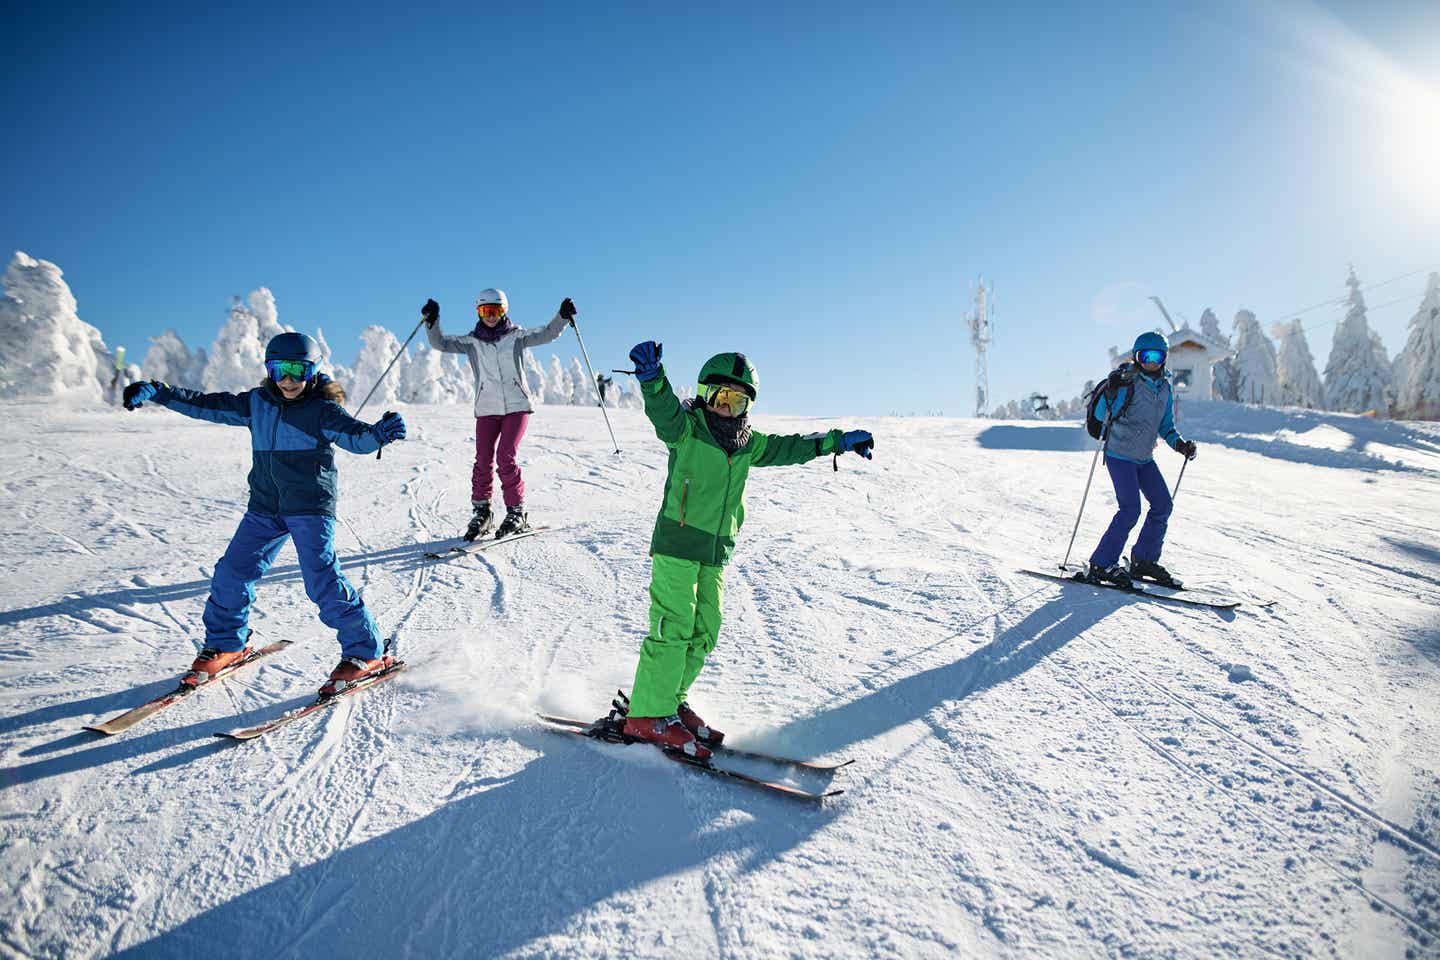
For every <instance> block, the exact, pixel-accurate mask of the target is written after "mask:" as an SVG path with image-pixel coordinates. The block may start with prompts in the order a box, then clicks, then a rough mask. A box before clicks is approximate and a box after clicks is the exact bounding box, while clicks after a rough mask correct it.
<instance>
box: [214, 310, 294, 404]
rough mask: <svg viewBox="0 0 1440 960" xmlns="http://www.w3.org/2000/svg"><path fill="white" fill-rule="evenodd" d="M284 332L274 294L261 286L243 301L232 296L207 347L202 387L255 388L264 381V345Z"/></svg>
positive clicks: (227, 390) (234, 389)
mask: <svg viewBox="0 0 1440 960" xmlns="http://www.w3.org/2000/svg"><path fill="white" fill-rule="evenodd" d="M287 329H288V328H286V327H282V326H281V325H280V321H279V319H278V317H277V314H276V310H275V295H274V294H273V293H271V292H270V291H269V290H268V289H266V288H265V287H259V288H257V289H255V290H252V291H251V292H250V295H249V297H247V298H246V299H245V301H244V302H242V301H241V300H240V298H239V297H236V298H235V302H234V303H233V304H231V306H230V316H229V317H228V318H227V319H226V321H225V324H224V326H222V327H221V328H220V332H219V333H218V334H216V336H215V342H214V343H213V344H211V346H210V355H209V357H207V358H206V360H205V372H204V375H203V376H202V378H201V379H202V381H203V383H202V385H201V386H202V388H203V389H204V390H206V391H207V392H210V393H215V392H218V391H226V392H229V393H239V392H240V391H242V390H249V389H250V388H251V387H253V386H255V384H257V383H259V382H260V381H261V380H263V379H264V378H265V345H266V344H267V343H269V342H270V338H271V337H274V336H276V335H277V334H281V333H284V332H286V330H287Z"/></svg>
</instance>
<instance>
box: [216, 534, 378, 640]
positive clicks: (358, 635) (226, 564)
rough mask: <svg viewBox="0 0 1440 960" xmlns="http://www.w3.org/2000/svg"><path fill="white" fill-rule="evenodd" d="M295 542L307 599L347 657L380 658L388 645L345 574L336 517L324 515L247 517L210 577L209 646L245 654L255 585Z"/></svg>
mask: <svg viewBox="0 0 1440 960" xmlns="http://www.w3.org/2000/svg"><path fill="white" fill-rule="evenodd" d="M292 537H293V538H294V540H295V553H296V555H297V556H298V557H299V558H300V577H301V579H302V580H303V581H304V582H305V595H306V596H308V597H309V598H310V599H311V600H312V601H313V602H314V603H315V604H316V605H317V606H318V607H319V608H320V621H321V622H322V623H324V624H325V626H327V627H331V628H332V629H334V630H335V631H336V633H337V634H338V635H339V639H340V651H341V656H345V657H361V658H363V659H366V660H374V659H376V658H377V657H379V656H380V654H381V652H382V648H383V646H384V642H383V640H382V638H381V636H380V628H379V627H377V626H376V625H375V620H374V619H373V618H372V617H371V616H370V611H369V610H366V609H365V601H364V600H362V599H360V594H358V593H356V592H355V588H354V587H352V586H350V581H348V580H346V579H345V575H344V574H343V573H341V572H340V559H339V558H338V557H336V556H335V518H334V517H327V516H323V515H319V514H313V515H312V514H305V515H293V516H283V517H282V516H273V515H271V514H265V513H254V512H249V513H246V514H245V516H244V517H242V518H241V520H240V526H239V528H238V529H236V531H235V536H234V537H233V538H231V540H230V546H229V547H227V548H226V549H225V555H224V556H223V557H221V558H220V560H219V561H218V562H217V563H216V564H215V575H214V576H213V577H211V578H210V599H209V600H207V601H205V617H204V620H205V646H207V647H214V648H215V649H217V650H239V649H241V648H243V647H244V646H245V641H246V640H247V639H248V638H249V636H250V628H249V622H250V605H251V604H252V603H254V602H255V584H256V583H257V582H258V581H259V580H260V578H261V577H262V576H264V575H265V571H266V570H269V569H270V565H271V564H272V563H274V562H275V557H276V555H277V554H279V553H280V548H281V547H283V546H285V541H286V540H289V539H291V538H292Z"/></svg>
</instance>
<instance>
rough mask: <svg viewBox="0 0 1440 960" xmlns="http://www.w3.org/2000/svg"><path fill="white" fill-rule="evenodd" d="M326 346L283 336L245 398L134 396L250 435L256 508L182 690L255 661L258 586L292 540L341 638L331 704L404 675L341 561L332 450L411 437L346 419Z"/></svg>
mask: <svg viewBox="0 0 1440 960" xmlns="http://www.w3.org/2000/svg"><path fill="white" fill-rule="evenodd" d="M320 360H321V353H320V346H319V344H317V343H316V342H315V340H313V339H312V338H310V337H308V336H306V335H305V334H303V333H282V334H279V335H278V336H276V337H274V338H272V339H271V340H270V343H269V344H268V345H267V346H266V348H265V379H264V380H263V381H262V382H261V384H260V386H258V387H254V388H252V389H250V390H246V391H245V392H243V393H201V392H199V391H197V390H186V389H184V388H181V387H172V386H170V385H169V384H167V383H161V382H159V381H156V380H142V381H138V382H136V383H132V384H130V385H129V386H127V387H126V388H125V393H124V404H125V409H126V410H135V409H137V408H139V407H140V406H141V405H143V404H145V403H146V402H153V403H157V404H159V405H160V406H162V407H168V408H169V409H171V410H173V411H175V412H176V413H182V414H184V415H185V416H187V417H194V418H195V419H197V420H208V421H210V422H211V423H221V424H228V425H230V426H236V427H248V428H249V430H250V446H251V450H252V459H253V462H252V465H251V468H250V476H249V481H250V500H249V503H248V505H247V507H246V511H245V515H244V516H243V517H242V518H241V519H240V526H239V527H238V528H237V529H236V531H235V535H234V537H232V538H231V540H230V545H229V546H228V547H227V548H226V549H225V554H224V556H222V557H221V558H220V559H219V560H218V561H217V562H216V564H215V572H214V575H213V576H212V577H211V579H210V597H209V599H208V600H206V602H205V614H204V617H203V620H204V624H205V642H204V646H203V648H202V649H201V650H200V653H199V655H198V656H196V658H195V662H194V663H193V664H191V666H190V673H188V674H187V675H186V676H185V678H184V679H183V680H182V683H183V684H186V685H189V686H199V685H201V684H203V683H206V682H207V681H208V680H210V679H211V678H213V677H214V676H215V675H216V674H218V673H221V672H223V671H227V670H228V669H229V668H231V667H233V666H235V665H236V664H238V663H240V662H242V661H245V660H246V658H248V657H250V656H251V655H252V652H253V651H252V648H251V647H250V646H248V641H249V639H250V636H251V630H250V627H249V620H250V605H251V604H252V603H253V602H254V600H255V585H256V583H257V582H258V581H259V580H260V578H261V577H262V576H264V574H265V571H266V570H268V569H269V568H270V565H271V564H273V563H274V562H275V558H276V556H277V555H278V554H279V553H280V549H281V548H282V547H283V546H285V541H287V540H291V539H293V540H294V541H295V553H296V555H297V556H298V558H299V561H300V576H301V578H302V579H303V581H304V583H305V593H306V595H307V596H308V597H309V598H310V600H311V601H312V602H313V603H315V604H316V606H317V607H319V613H320V620H321V622H323V623H324V624H325V625H326V626H327V627H330V628H332V629H334V630H335V631H336V634H337V636H338V639H339V641H340V652H341V660H340V663H339V665H338V666H336V668H335V669H334V670H333V671H332V672H331V674H330V676H329V678H328V679H327V680H326V681H325V683H324V685H323V686H321V688H320V696H321V697H330V696H334V695H335V694H337V693H339V692H341V691H342V690H345V689H346V688H348V687H350V686H352V685H354V684H356V683H357V682H359V681H361V680H363V679H365V678H367V677H370V676H373V675H375V674H378V673H382V672H384V671H386V670H388V669H390V668H391V667H392V666H394V665H395V660H394V657H393V656H392V653H393V651H390V652H387V650H386V646H385V643H384V640H383V639H382V637H381V634H380V629H379V627H377V626H376V625H375V620H374V618H372V617H371V616H370V611H369V610H368V609H367V608H366V607H365V601H364V600H362V599H361V597H360V595H359V594H358V593H357V592H356V591H355V588H354V587H352V586H351V585H350V581H348V580H347V579H345V574H343V573H342V572H341V571H340V561H339V559H338V558H337V557H336V555H335V505H336V473H335V455H334V452H333V451H332V450H331V445H332V444H334V445H336V446H339V447H341V448H343V449H345V450H348V451H350V452H351V453H358V454H366V453H375V452H376V451H377V450H379V449H380V448H381V447H382V446H384V445H385V444H388V443H393V442H394V441H396V440H403V439H405V421H404V420H403V419H401V417H400V415H399V414H398V413H395V412H393V411H392V412H387V413H386V414H385V415H384V416H382V417H381V418H380V419H379V420H378V421H377V422H375V423H373V424H367V423H363V422H361V421H359V420H356V419H355V418H353V417H351V416H350V415H349V414H348V413H346V412H345V408H344V407H342V406H341V403H342V402H343V401H344V399H345V391H344V390H343V389H342V388H341V387H340V385H339V384H337V383H335V382H334V381H333V380H331V379H330V378H329V377H327V376H325V375H324V374H322V373H320V372H319V371H318V367H319V364H320Z"/></svg>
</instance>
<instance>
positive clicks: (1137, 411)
mask: <svg viewBox="0 0 1440 960" xmlns="http://www.w3.org/2000/svg"><path fill="white" fill-rule="evenodd" d="M1168 348H1169V345H1168V344H1167V343H1166V342H1165V338H1164V337H1162V336H1161V335H1160V334H1158V333H1153V332H1152V333H1142V334H1140V336H1138V337H1136V338H1135V346H1134V347H1133V348H1132V349H1131V351H1130V359H1129V360H1127V361H1125V362H1124V363H1122V364H1120V366H1119V367H1117V368H1116V369H1114V370H1112V371H1111V372H1110V376H1109V378H1108V379H1107V380H1106V381H1105V383H1104V384H1103V385H1102V386H1101V388H1099V389H1100V395H1099V399H1098V401H1097V402H1096V404H1095V408H1094V411H1093V415H1094V417H1095V418H1096V419H1098V420H1101V421H1104V420H1106V419H1108V420H1109V431H1108V433H1106V434H1105V437H1104V443H1105V469H1106V470H1107V471H1109V473H1110V482H1111V483H1112V484H1113V485H1114V487H1115V501H1116V503H1117V504H1118V508H1117V509H1116V511H1115V517H1114V518H1113V519H1112V520H1111V521H1110V526H1109V527H1108V528H1107V529H1106V531H1105V535H1104V536H1102V537H1101V538H1100V543H1099V544H1098V545H1097V546H1096V547H1095V552H1094V553H1092V554H1091V555H1090V566H1089V570H1088V571H1087V574H1086V577H1087V579H1089V580H1091V581H1092V582H1095V583H1109V584H1113V585H1115V586H1119V587H1126V588H1128V587H1130V586H1132V581H1133V580H1137V579H1144V580H1150V581H1153V582H1155V583H1159V584H1162V585H1164V586H1178V585H1179V583H1178V581H1177V580H1175V578H1174V577H1172V576H1171V575H1170V572H1169V571H1168V570H1166V569H1165V568H1164V567H1162V566H1161V565H1160V552H1161V550H1163V549H1164V547H1165V528H1166V526H1167V525H1168V524H1169V522H1170V510H1171V506H1172V503H1171V500H1170V490H1169V488H1168V487H1167V486H1166V485H1165V477H1164V476H1163V475H1161V473H1160V468H1159V467H1158V466H1157V465H1156V464H1155V458H1154V457H1153V456H1152V454H1153V453H1154V451H1155V444H1156V443H1157V442H1158V440H1159V438H1161V437H1163V438H1164V439H1165V442H1166V443H1168V444H1169V445H1170V446H1171V448H1173V449H1174V450H1175V451H1176V452H1177V453H1180V454H1182V455H1183V456H1184V457H1185V459H1187V460H1193V459H1195V453H1196V450H1195V443H1194V441H1192V440H1186V439H1184V438H1183V437H1181V436H1180V431H1179V430H1176V429H1175V397H1174V392H1173V390H1172V389H1171V386H1170V376H1169V374H1168V373H1166V371H1165V358H1166V355H1167V353H1168ZM1112 411H1113V412H1112ZM1142 494H1143V495H1144V497H1145V499H1146V501H1147V502H1148V503H1149V504H1150V509H1149V511H1148V512H1147V513H1146V514H1145V525H1144V526H1142V527H1141V528H1140V536H1139V537H1137V538H1136V540H1135V546H1134V547H1132V548H1131V550H1130V565H1129V567H1128V568H1127V567H1125V566H1122V565H1121V564H1120V554H1121V553H1122V552H1123V551H1124V549H1125V541H1126V540H1127V539H1129V537H1130V531H1131V530H1132V529H1133V528H1134V526H1135V522H1136V521H1137V520H1139V519H1140V497H1141V495H1142Z"/></svg>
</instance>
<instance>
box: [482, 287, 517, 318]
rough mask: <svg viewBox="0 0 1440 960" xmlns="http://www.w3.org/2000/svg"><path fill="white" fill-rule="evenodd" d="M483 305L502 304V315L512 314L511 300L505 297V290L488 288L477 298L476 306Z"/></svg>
mask: <svg viewBox="0 0 1440 960" xmlns="http://www.w3.org/2000/svg"><path fill="white" fill-rule="evenodd" d="M482 303H498V304H500V313H501V314H502V315H508V314H509V313H510V298H509V297H507V296H505V291H504V290H496V289H495V288H494V287H486V288H485V289H484V290H481V291H480V295H479V296H477V297H476V298H475V306H477V307H478V306H480V304H482Z"/></svg>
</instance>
